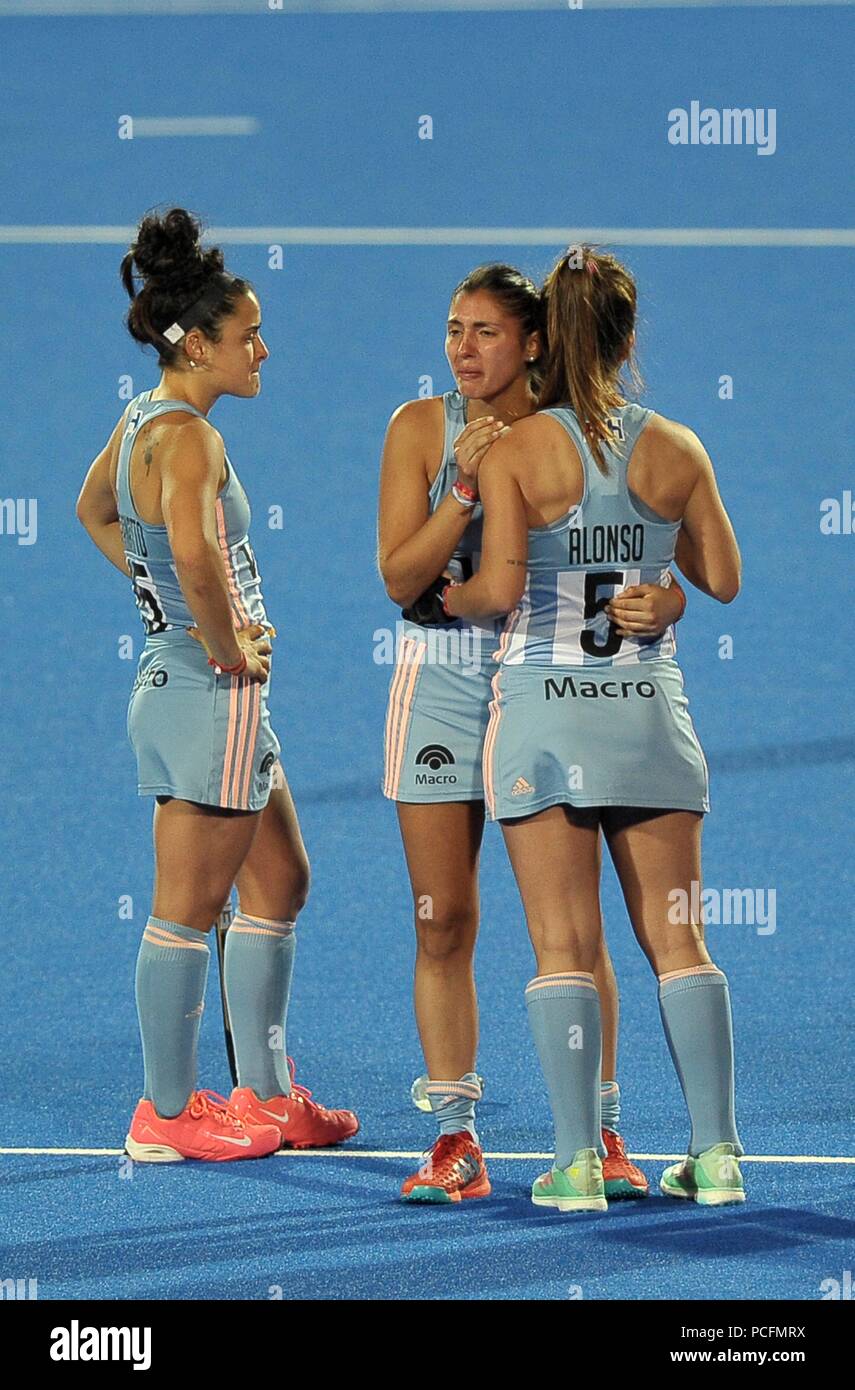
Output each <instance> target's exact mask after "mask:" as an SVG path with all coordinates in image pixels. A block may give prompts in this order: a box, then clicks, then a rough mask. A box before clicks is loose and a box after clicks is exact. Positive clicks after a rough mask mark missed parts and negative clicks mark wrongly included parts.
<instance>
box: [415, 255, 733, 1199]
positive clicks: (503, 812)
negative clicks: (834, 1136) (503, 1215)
mask: <svg viewBox="0 0 855 1390" xmlns="http://www.w3.org/2000/svg"><path fill="white" fill-rule="evenodd" d="M544 296H545V300H546V311H547V330H548V336H549V345H550V362H549V366H548V370H547V375H546V379H545V381H544V385H543V390H542V392H541V397H540V404H541V409H540V410H539V412H538V413H537V414H536V415H533V416H531V417H530V418H528V419H525V420H521V421H519V422H518V423H517V424H515V425H514V426H513V428H512V429H511V430H510V431H509V433H508V434H507V435H505V436H503V437H502V438H501V439H499V440H497V441H496V443H495V444H494V445H493V446H492V448H491V450H490V453H489V454H488V456H487V457H486V459H484V460H483V461H482V463H481V466H480V470H479V479H480V490H481V497H482V500H483V506H484V518H485V520H484V536H483V549H482V555H481V565H480V568H479V571H478V574H477V575H475V576H474V577H473V578H472V579H470V580H468V581H467V582H465V583H463V584H462V585H454V584H452V585H450V586H445V588H444V590H443V593H444V603H443V599H442V597H441V596H440V597H439V598H437V599H435V600H434V602H435V605H437V606H440V611H442V608H444V611H445V612H446V613H447V614H448V615H449V616H451V617H455V618H456V617H464V618H466V619H468V620H469V621H482V622H483V621H486V620H487V619H488V618H489V617H491V616H493V615H495V614H497V613H503V612H507V613H510V618H509V621H508V623H507V625H506V627H505V630H504V632H503V634H502V640H501V647H500V654H499V665H498V670H497V672H496V675H495V678H494V681H493V691H494V695H493V702H492V705H491V716H490V727H489V729H488V731H487V735H486V738H485V745H484V781H485V791H486V801H487V809H488V813H489V815H490V816H491V817H493V818H495V819H497V820H499V821H500V822H501V824H502V829H503V832H504V836H505V843H506V845H507V849H508V854H509V856H510V860H511V864H512V866H513V870H514V874H515V876H516V879H517V883H518V885H519V889H520V894H521V897H522V900H523V904H524V906H525V912H526V917H527V921H528V927H529V932H530V935H531V940H532V945H533V947H534V951H535V956H536V960H537V975H536V977H535V978H534V979H533V980H532V981H531V983H530V985H529V986H528V989H527V991H526V1000H527V1004H528V1012H529V1019H530V1023H531V1029H532V1033H533V1035H534V1039H535V1043H536V1045H537V1050H538V1053H539V1056H540V1061H541V1066H542V1068H543V1072H544V1076H545V1078H546V1083H547V1088H548V1091H549V1096H550V1100H551V1104H552V1111H553V1117H554V1121H555V1137H556V1154H555V1163H554V1166H553V1168H552V1170H551V1171H550V1172H549V1173H547V1174H545V1175H544V1176H542V1177H540V1178H538V1179H537V1181H536V1182H535V1184H534V1187H533V1189H532V1198H533V1200H534V1202H535V1203H536V1204H538V1205H545V1206H550V1207H557V1208H558V1209H559V1210H561V1211H574V1210H603V1209H604V1208H605V1206H606V1201H605V1193H604V1187H603V1174H602V1167H601V1161H600V1160H601V1156H602V1153H603V1149H602V1147H601V1137H600V1128H601V1125H600V998H599V990H598V987H597V983H596V979H595V975H594V970H595V965H596V961H597V956H598V954H599V951H600V936H601V921H600V905H599V856H598V835H599V830H600V828H602V830H603V833H604V835H605V837H606V841H607V843H608V846H609V851H610V853H611V856H612V859H613V861H614V865H615V868H616V870H617V873H618V877H619V879H620V883H621V888H622V891H623V894H624V898H625V901H626V906H627V910H628V912H629V916H630V920H631V921H632V925H633V928H634V931H635V934H636V937H637V939H638V942H639V945H640V946H641V948H642V950H643V951H644V953H645V955H646V956H647V958H648V960H649V962H650V964H651V966H652V968H653V971H654V973H655V974H656V976H657V977H658V984H659V1007H660V1011H661V1016H662V1022H663V1025H664V1028H665V1034H666V1037H667V1040H668V1046H669V1048H670V1051H671V1056H672V1058H673V1060H674V1065H675V1067H676V1070H677V1074H678V1076H679V1079H680V1084H681V1086H682V1089H683V1094H684V1096H685V1100H686V1104H687V1106H688V1110H689V1114H690V1117H691V1124H692V1134H691V1140H690V1143H689V1150H688V1156H687V1157H686V1159H685V1160H684V1161H683V1162H681V1163H678V1164H675V1165H673V1166H672V1167H670V1168H668V1169H667V1170H666V1172H665V1174H664V1176H663V1178H662V1183H661V1187H662V1191H663V1192H664V1193H665V1194H666V1195H668V1196H673V1197H682V1198H693V1199H694V1200H696V1201H698V1202H702V1203H705V1204H719V1203H725V1202H736V1201H742V1200H744V1190H743V1185H742V1177H741V1174H740V1170H739V1164H738V1161H737V1160H738V1158H739V1156H740V1155H741V1153H742V1148H741V1146H740V1142H739V1136H738V1134H737V1131H736V1123H735V1119H734V1098H733V1038H732V1028H731V1015H730V1000H729V994H728V986H727V980H726V978H725V976H724V975H723V974H722V972H721V971H720V970H718V969H717V968H716V966H715V965H713V963H712V961H711V960H710V956H709V952H708V951H707V948H706V946H705V945H704V940H703V932H702V927H701V925H700V924H699V923H695V922H692V921H691V920H690V918H689V914H688V913H683V912H681V911H680V910H679V908H678V909H677V910H676V911H675V901H676V902H678V903H679V901H680V900H681V898H682V901H684V902H685V903H686V904H688V903H689V902H691V901H694V900H695V899H694V897H693V895H692V888H693V885H699V884H700V882H701V824H702V819H703V815H704V813H705V812H706V811H707V810H708V809H709V802H708V797H707V769H706V764H705V762H704V757H703V753H702V752H701V748H700V745H699V744H698V740H697V738H696V736H695V732H694V729H693V727H692V723H691V720H690V718H689V715H688V711H687V702H686V698H685V696H684V694H683V681H682V676H681V673H680V669H679V667H678V666H677V663H676V661H675V659H674V650H675V648H674V639H673V632H672V631H670V630H669V631H668V632H666V633H664V634H663V635H662V636H660V637H658V638H656V639H653V640H651V639H650V638H645V637H639V636H638V635H637V634H636V633H634V632H628V631H627V630H626V626H625V625H624V624H622V625H621V627H617V626H616V624H615V623H614V622H613V621H612V620H611V617H610V614H612V613H613V612H614V600H613V599H612V597H611V596H612V595H614V594H615V593H616V591H617V590H618V589H620V588H621V587H622V586H623V585H625V584H627V583H630V584H633V583H639V582H641V583H644V582H652V581H655V580H656V579H657V578H660V577H661V576H663V575H664V574H665V572H666V571H667V569H668V566H669V565H670V564H671V562H672V560H673V559H674V558H675V553H676V556H677V558H678V560H679V563H680V568H681V569H682V570H683V572H684V573H685V574H686V576H687V578H688V579H690V581H691V582H692V583H694V584H695V585H696V586H697V587H698V588H700V589H701V590H703V591H704V592H705V593H707V594H710V595H712V597H714V598H717V599H719V600H720V601H721V602H722V603H729V602H730V601H731V600H732V599H733V598H734V597H735V596H736V594H737V592H738V590H739V583H740V559H739V550H738V547H737V544H736V539H735V537H734V534H733V529H732V527H731V524H730V521H729V519H728V516H727V513H726V512H725V509H724V506H723V504H722V502H721V499H720V497H719V493H718V489H717V487H716V482H715V477H714V474H713V469H712V465H711V463H710V460H709V458H708V456H707V454H706V451H705V450H704V448H703V446H702V445H701V444H700V442H699V441H698V439H697V437H696V436H695V435H694V434H692V432H691V431H690V430H688V429H687V428H685V426H683V425H679V424H675V423H674V422H672V421H670V420H666V419H663V418H662V417H661V416H659V415H654V413H653V412H652V411H651V410H646V409H643V408H642V407H640V406H638V405H630V404H627V403H626V401H625V400H624V397H623V395H622V392H621V387H620V380H619V374H620V371H621V367H622V365H623V364H624V363H625V362H627V361H628V360H630V361H631V354H632V347H633V338H634V326H635V310H636V290H635V285H634V283H633V280H632V278H631V276H630V275H629V274H628V272H627V271H626V270H625V269H624V267H623V266H621V265H620V264H619V263H618V262H617V261H616V260H615V259H614V258H613V257H612V256H609V255H598V254H596V253H595V252H593V251H592V250H589V249H587V248H584V250H583V251H581V252H580V250H579V248H573V249H572V250H571V252H570V253H569V254H565V255H564V256H562V257H561V259H560V260H559V261H558V262H557V264H556V266H555V268H554V269H553V271H552V272H551V274H550V275H549V276H548V278H547V281H546V284H545V286H544ZM435 587H438V586H435ZM568 766H571V767H576V768H577V769H578V773H579V775H578V776H577V777H576V778H574V779H572V780H571V781H570V782H569V783H568V778H567V768H568ZM675 890H676V891H675ZM695 891H699V890H698V889H696V890H695ZM683 895H684V896H683ZM568 1039H569V1042H570V1045H569V1046H568Z"/></svg>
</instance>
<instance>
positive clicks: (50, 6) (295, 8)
mask: <svg viewBox="0 0 855 1390" xmlns="http://www.w3.org/2000/svg"><path fill="white" fill-rule="evenodd" d="M853 3H855V0H581V4H579V5H571V4H570V3H569V0H282V5H281V9H277V10H275V11H274V10H271V9H270V7H269V5H268V3H267V0H0V19H2V18H4V17H10V18H11V17H12V16H22V15H25V16H32V17H34V18H35V17H38V16H39V15H68V16H74V17H79V16H83V15H133V14H154V15H164V16H170V15H218V14H224V15H225V14H254V15H258V14H269V13H276V14H282V13H285V14H312V15H315V16H316V17H322V16H323V15H326V14H423V13H424V12H425V11H430V10H432V11H442V12H445V13H455V14H456V13H459V12H460V11H467V10H469V11H476V12H477V11H480V12H482V13H483V12H485V11H492V12H494V13H495V12H499V13H508V14H509V13H513V12H515V11H526V10H557V11H559V12H561V11H564V12H565V13H566V12H567V11H568V10H570V11H572V10H573V9H582V10H650V9H680V10H694V9H709V8H712V7H715V8H717V9H722V10H730V9H747V8H754V7H756V6H767V7H768V6H773V7H775V8H776V9H796V8H799V9H801V8H805V7H810V8H813V7H814V6H817V5H820V6H829V5H838V6H839V5H852V4H853Z"/></svg>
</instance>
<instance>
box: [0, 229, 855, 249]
mask: <svg viewBox="0 0 855 1390" xmlns="http://www.w3.org/2000/svg"><path fill="white" fill-rule="evenodd" d="M135 235H136V227H133V226H126V227H125V226H85V225H82V226H72V225H68V226H66V225H62V224H47V225H36V224H34V225H25V224H21V225H0V244H5V245H25V246H69V245H71V246H85V245H90V244H95V245H102V246H127V245H128V244H129V243H130V242H131V241H133V239H134V236H135ZM205 237H206V240H208V241H212V242H215V243H220V242H224V243H226V244H227V245H231V246H269V245H272V244H281V245H288V246H483V245H487V246H490V245H492V246H497V245H500V246H559V247H560V246H567V245H575V244H577V243H581V242H593V243H604V244H607V245H611V246H767V247H769V246H772V247H776V246H806V247H814V248H818V247H827V246H855V227H212V228H211V229H210V231H208V232H206V233H205Z"/></svg>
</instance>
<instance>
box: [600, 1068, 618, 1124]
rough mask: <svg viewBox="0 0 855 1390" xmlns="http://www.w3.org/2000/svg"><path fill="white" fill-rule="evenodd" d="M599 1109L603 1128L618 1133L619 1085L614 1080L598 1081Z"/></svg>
mask: <svg viewBox="0 0 855 1390" xmlns="http://www.w3.org/2000/svg"><path fill="white" fill-rule="evenodd" d="M600 1109H601V1111H602V1125H603V1129H610V1130H611V1131H612V1133H614V1134H620V1086H619V1085H618V1084H617V1082H616V1081H601V1082H600Z"/></svg>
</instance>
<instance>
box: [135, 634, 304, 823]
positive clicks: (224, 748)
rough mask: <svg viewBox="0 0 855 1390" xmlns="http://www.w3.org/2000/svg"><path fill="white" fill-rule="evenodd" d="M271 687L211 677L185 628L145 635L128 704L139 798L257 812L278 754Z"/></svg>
mask: <svg viewBox="0 0 855 1390" xmlns="http://www.w3.org/2000/svg"><path fill="white" fill-rule="evenodd" d="M269 689H270V680H269V678H268V680H267V681H266V682H265V683H264V684H263V685H261V684H259V683H258V682H257V681H255V682H254V681H250V680H247V678H246V677H245V676H216V675H215V674H214V671H213V668H212V667H211V666H209V665H208V656H207V653H206V651H205V649H204V647H203V646H202V645H201V644H200V643H199V642H196V641H195V640H194V639H193V638H192V637H190V636H189V635H188V634H187V632H186V631H185V630H184V629H183V628H182V629H180V630H176V631H174V632H163V633H159V634H157V635H152V636H149V637H148V639H147V640H146V645H145V647H144V649H143V652H142V654H141V656H140V660H139V665H138V668H137V677H136V680H135V682H134V687H133V690H132V691H131V697H130V701H129V704H128V738H129V739H130V741H131V746H132V747H133V750H134V752H135V753H136V758H137V772H138V787H137V789H138V791H139V794H140V796H174V797H177V798H179V799H180V800H182V801H196V802H200V803H202V804H203V805H208V806H222V807H229V808H231V809H233V810H243V811H260V810H262V809H263V808H264V807H265V806H266V805H267V801H268V798H269V796H270V789H271V784H272V780H273V775H274V769H275V768H276V767H278V758H279V752H280V745H279V740H278V738H277V737H276V735H275V733H274V732H273V729H272V728H271V726H270V717H269V714H268V711H267V696H268V692H269ZM280 770H281V769H280Z"/></svg>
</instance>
